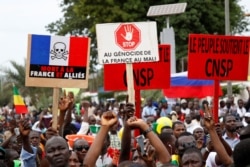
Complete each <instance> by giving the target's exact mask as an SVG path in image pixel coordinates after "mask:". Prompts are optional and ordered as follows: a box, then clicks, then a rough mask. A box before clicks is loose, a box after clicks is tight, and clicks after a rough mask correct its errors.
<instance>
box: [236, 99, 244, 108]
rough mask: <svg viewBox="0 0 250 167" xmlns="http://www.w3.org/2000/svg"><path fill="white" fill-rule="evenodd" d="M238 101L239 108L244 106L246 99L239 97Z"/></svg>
mask: <svg viewBox="0 0 250 167" xmlns="http://www.w3.org/2000/svg"><path fill="white" fill-rule="evenodd" d="M237 103H238V107H239V108H242V107H243V106H244V101H243V100H242V99H238V101H237Z"/></svg>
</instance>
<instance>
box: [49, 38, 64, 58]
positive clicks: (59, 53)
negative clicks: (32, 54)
mask: <svg viewBox="0 0 250 167" xmlns="http://www.w3.org/2000/svg"><path fill="white" fill-rule="evenodd" d="M50 53H51V54H53V55H52V56H51V59H52V60H54V59H64V60H66V59H67V58H68V57H67V56H65V55H67V54H69V52H68V51H67V50H66V44H65V43H63V42H56V43H54V46H53V50H51V51H50Z"/></svg>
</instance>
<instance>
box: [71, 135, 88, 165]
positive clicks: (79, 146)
mask: <svg viewBox="0 0 250 167" xmlns="http://www.w3.org/2000/svg"><path fill="white" fill-rule="evenodd" d="M88 150H89V143H88V142H87V141H86V140H84V139H77V140H75V141H74V144H73V151H75V152H76V154H77V157H78V159H79V161H80V162H83V160H84V158H85V156H86V154H87V152H88Z"/></svg>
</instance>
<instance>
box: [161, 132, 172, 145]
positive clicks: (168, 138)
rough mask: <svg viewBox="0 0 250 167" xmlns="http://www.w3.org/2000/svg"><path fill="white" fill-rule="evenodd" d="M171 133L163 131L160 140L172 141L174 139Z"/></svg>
mask: <svg viewBox="0 0 250 167" xmlns="http://www.w3.org/2000/svg"><path fill="white" fill-rule="evenodd" d="M172 135H173V134H171V133H168V132H162V133H161V134H160V135H159V138H160V140H161V141H162V143H167V142H171V141H172V140H173V138H172Z"/></svg>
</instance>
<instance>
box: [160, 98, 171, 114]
mask: <svg viewBox="0 0 250 167" xmlns="http://www.w3.org/2000/svg"><path fill="white" fill-rule="evenodd" d="M161 102H162V106H161V113H160V116H161V117H167V116H169V114H170V110H169V109H168V101H167V100H166V99H162V100H161Z"/></svg>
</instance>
